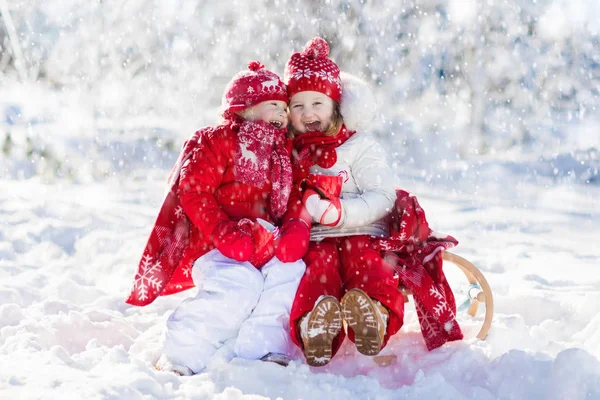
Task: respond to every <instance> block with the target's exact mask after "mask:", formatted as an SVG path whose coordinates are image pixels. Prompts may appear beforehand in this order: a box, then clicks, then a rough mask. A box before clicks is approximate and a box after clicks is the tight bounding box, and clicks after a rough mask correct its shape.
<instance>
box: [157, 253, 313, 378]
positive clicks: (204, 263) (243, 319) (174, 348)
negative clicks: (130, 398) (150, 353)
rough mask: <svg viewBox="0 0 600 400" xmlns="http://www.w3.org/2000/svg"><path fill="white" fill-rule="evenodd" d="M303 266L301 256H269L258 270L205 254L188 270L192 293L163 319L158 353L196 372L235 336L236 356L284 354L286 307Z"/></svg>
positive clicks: (287, 348) (287, 346) (287, 336)
mask: <svg viewBox="0 0 600 400" xmlns="http://www.w3.org/2000/svg"><path fill="white" fill-rule="evenodd" d="M305 268H306V267H305V265H304V262H303V261H302V260H298V261H296V262H293V263H283V262H281V261H279V260H278V259H277V258H276V257H273V258H272V259H271V260H270V261H269V262H268V263H267V264H265V265H264V266H263V267H262V268H261V269H260V270H258V269H256V268H255V267H254V266H253V265H252V264H250V263H248V262H239V261H236V260H233V259H231V258H228V257H225V256H224V255H222V254H221V252H219V251H218V250H216V249H214V250H211V251H210V252H208V253H206V254H205V255H204V256H202V257H200V258H199V259H198V260H196V262H195V263H194V266H193V268H192V278H193V279H194V284H195V285H196V286H197V287H198V289H199V290H198V294H197V295H196V296H195V297H192V298H189V299H186V300H184V301H183V302H182V303H181V305H180V306H179V307H178V308H177V309H176V310H175V311H174V312H173V314H171V316H170V317H169V319H168V320H167V330H166V333H165V339H164V344H163V355H164V356H166V358H167V359H168V360H169V361H170V362H171V363H172V364H173V365H178V366H186V367H188V368H190V369H191V370H192V371H193V372H194V373H198V372H200V371H201V370H203V369H204V368H205V367H206V365H207V363H208V361H209V360H210V358H211V356H212V355H213V354H214V353H215V352H216V351H217V350H218V349H219V348H220V347H221V346H223V344H224V343H225V342H226V341H228V340H230V339H232V338H235V337H236V336H237V339H236V341H235V348H234V350H235V353H236V355H237V356H238V357H241V358H245V359H259V358H261V357H262V356H264V355H265V354H267V353H283V354H290V352H291V349H292V348H293V344H292V341H291V338H290V332H289V331H290V329H289V320H290V310H291V308H292V302H293V301H294V297H295V295H296V290H297V289H298V285H299V283H300V279H302V276H303V275H304V270H305Z"/></svg>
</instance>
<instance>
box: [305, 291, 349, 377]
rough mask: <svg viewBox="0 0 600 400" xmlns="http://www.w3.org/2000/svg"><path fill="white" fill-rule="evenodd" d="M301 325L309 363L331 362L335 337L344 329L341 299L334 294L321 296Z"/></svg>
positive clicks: (324, 363)
mask: <svg viewBox="0 0 600 400" xmlns="http://www.w3.org/2000/svg"><path fill="white" fill-rule="evenodd" d="M299 327H300V337H301V338H302V343H303V344H304V356H305V357H306V362H307V363H308V365H312V366H313V367H322V366H323V365H326V364H327V363H329V361H331V356H332V343H333V339H335V337H336V336H337V335H338V334H339V333H340V330H341V329H342V312H341V308H340V302H339V300H338V299H336V298H335V297H333V296H321V297H320V298H319V299H318V300H317V302H316V303H315V306H314V308H313V309H312V311H310V312H309V313H308V314H306V315H305V316H304V317H302V319H301V320H300V322H299Z"/></svg>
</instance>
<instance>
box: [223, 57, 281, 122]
mask: <svg viewBox="0 0 600 400" xmlns="http://www.w3.org/2000/svg"><path fill="white" fill-rule="evenodd" d="M267 100H281V101H284V102H286V103H287V101H288V97H287V91H286V87H285V84H284V83H283V82H282V80H281V78H280V77H279V76H278V75H277V74H275V73H273V72H271V71H269V70H267V69H265V66H264V65H262V64H261V63H260V62H258V61H251V62H249V63H248V71H242V72H238V73H237V74H235V76H234V77H233V79H231V81H230V82H229V83H228V84H227V86H226V87H225V92H224V93H223V99H222V101H221V111H222V112H223V113H226V112H237V111H242V110H245V109H246V108H250V107H253V106H255V105H257V104H258V103H261V102H263V101H267Z"/></svg>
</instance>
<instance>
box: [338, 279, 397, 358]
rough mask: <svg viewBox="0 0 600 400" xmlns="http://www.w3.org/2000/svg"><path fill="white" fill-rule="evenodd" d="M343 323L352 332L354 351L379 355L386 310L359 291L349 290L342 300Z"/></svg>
mask: <svg viewBox="0 0 600 400" xmlns="http://www.w3.org/2000/svg"><path fill="white" fill-rule="evenodd" d="M342 314H343V315H344V321H346V324H348V326H349V327H350V328H352V330H353V331H354V344H355V345H356V349H357V350H358V351H359V352H360V353H362V354H364V355H367V356H374V355H377V354H379V352H380V351H381V346H382V345H383V338H384V337H385V330H386V328H387V320H388V318H389V312H388V310H387V309H386V308H385V307H384V306H383V305H381V303H379V302H378V301H374V300H373V299H371V298H370V297H369V296H368V295H367V294H366V293H365V292H363V291H362V290H360V289H351V290H349V291H348V292H347V293H346V294H345V295H344V297H343V298H342Z"/></svg>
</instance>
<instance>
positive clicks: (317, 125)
mask: <svg viewBox="0 0 600 400" xmlns="http://www.w3.org/2000/svg"><path fill="white" fill-rule="evenodd" d="M304 127H305V128H306V130H307V131H309V132H315V131H320V130H321V122H319V121H313V122H305V123H304Z"/></svg>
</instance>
